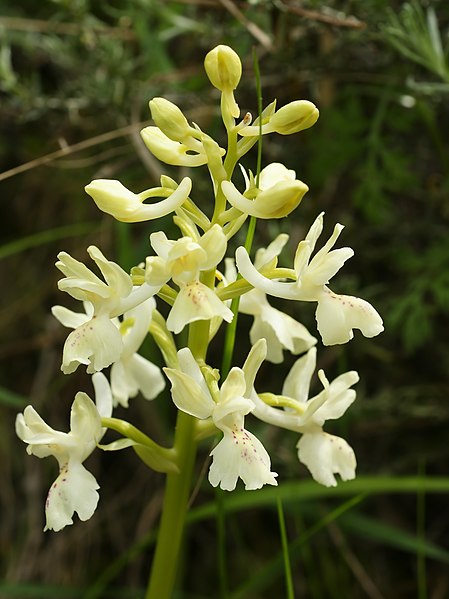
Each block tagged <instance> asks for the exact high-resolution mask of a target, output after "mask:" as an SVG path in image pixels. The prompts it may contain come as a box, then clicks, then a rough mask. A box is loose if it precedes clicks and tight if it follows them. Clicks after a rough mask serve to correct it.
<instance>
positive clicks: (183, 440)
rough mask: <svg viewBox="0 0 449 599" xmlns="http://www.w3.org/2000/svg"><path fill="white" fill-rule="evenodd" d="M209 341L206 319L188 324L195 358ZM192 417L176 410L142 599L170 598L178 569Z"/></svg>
mask: <svg viewBox="0 0 449 599" xmlns="http://www.w3.org/2000/svg"><path fill="white" fill-rule="evenodd" d="M213 277H214V271H210V272H207V273H203V279H204V281H205V283H206V284H209V285H210V284H211V283H212V282H213V280H214V278H213ZM208 343H209V321H208V320H206V321H205V320H199V321H197V322H192V323H191V324H190V326H189V347H190V349H191V351H192V353H193V355H194V356H195V358H196V359H197V360H205V358H206V353H207V347H208ZM195 422H196V421H195V418H193V417H192V416H190V415H189V414H186V413H184V412H182V411H181V410H179V411H178V417H177V420H176V429H175V442H174V450H175V452H176V455H177V458H178V460H177V465H178V467H179V474H175V473H168V474H167V483H166V487H165V495H164V502H163V505H162V516H161V523H160V525H159V532H158V536H157V543H156V551H155V554H154V558H153V564H152V568H151V575H150V580H149V584H148V589H147V592H146V595H145V599H170V598H171V597H172V594H173V589H174V585H175V580H176V573H177V570H178V563H179V558H180V552H181V543H182V536H183V530H184V525H185V520H186V515H187V507H188V502H189V496H190V489H191V483H192V475H193V468H194V465H195V456H196V447H197V445H196V442H195Z"/></svg>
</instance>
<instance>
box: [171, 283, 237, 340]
mask: <svg viewBox="0 0 449 599" xmlns="http://www.w3.org/2000/svg"><path fill="white" fill-rule="evenodd" d="M215 316H218V317H220V318H223V320H226V322H231V320H232V319H233V317H234V315H233V313H232V312H231V310H230V309H229V308H228V307H227V306H225V304H224V303H223V302H222V301H221V300H220V299H219V298H218V297H217V295H216V294H215V292H214V291H213V290H212V289H209V287H206V285H204V284H203V283H200V282H199V281H193V283H189V284H188V285H184V286H183V287H181V289H180V291H179V293H178V297H177V298H176V300H175V303H174V304H173V307H172V309H171V310H170V314H169V315H168V318H167V328H168V330H169V331H172V332H173V333H180V332H181V331H182V329H183V328H184V327H185V326H186V324H189V323H191V322H195V321H197V320H211V319H212V318H214V317H215Z"/></svg>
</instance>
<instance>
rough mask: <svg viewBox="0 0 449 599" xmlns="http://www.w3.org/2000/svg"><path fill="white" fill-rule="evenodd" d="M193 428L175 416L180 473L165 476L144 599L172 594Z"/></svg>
mask: <svg viewBox="0 0 449 599" xmlns="http://www.w3.org/2000/svg"><path fill="white" fill-rule="evenodd" d="M194 426H195V420H194V418H192V416H189V415H188V414H185V413H184V412H181V411H179V412H178V418H177V421H176V432H175V449H176V451H177V452H178V456H179V461H178V464H179V469H180V473H179V474H171V473H170V474H167V484H166V488H165V496H164V503H163V506H162V517H161V523H160V526H159V532H158V538H157V544H156V552H155V554H154V558H153V565H152V569H151V575H150V581H149V585H148V589H147V593H146V595H145V599H170V598H171V597H172V594H173V588H174V585H175V580H176V573H177V570H178V562H179V556H180V550H181V542H182V533H183V530H184V524H185V518H186V514H187V504H188V500H189V495H190V486H191V480H192V472H193V466H194V462H195V453H196V444H195V443H194V441H193V433H194Z"/></svg>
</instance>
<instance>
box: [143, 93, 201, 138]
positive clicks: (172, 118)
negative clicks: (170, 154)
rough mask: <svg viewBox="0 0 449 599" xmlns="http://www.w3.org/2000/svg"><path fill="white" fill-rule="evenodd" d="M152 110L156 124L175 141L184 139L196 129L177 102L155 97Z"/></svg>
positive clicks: (151, 102) (152, 101)
mask: <svg viewBox="0 0 449 599" xmlns="http://www.w3.org/2000/svg"><path fill="white" fill-rule="evenodd" d="M150 110H151V116H152V117H153V120H154V122H155V123H156V125H157V126H158V127H159V129H160V130H161V131H162V132H163V133H165V135H166V136H167V137H169V138H170V139H172V140H173V141H183V139H185V138H186V137H188V136H190V135H191V134H192V131H194V129H193V128H192V127H190V125H189V123H188V122H187V119H186V117H185V116H184V114H183V113H182V111H181V110H180V109H179V108H178V107H177V106H176V104H173V102H170V101H169V100H166V99H165V98H153V99H152V100H151V101H150Z"/></svg>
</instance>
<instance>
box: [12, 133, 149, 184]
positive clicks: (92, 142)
mask: <svg viewBox="0 0 449 599" xmlns="http://www.w3.org/2000/svg"><path fill="white" fill-rule="evenodd" d="M148 124H149V122H148V121H143V122H141V123H133V124H132V125H126V127H120V128H119V129H114V130H113V131H108V132H107V133H101V134H100V135H96V136H95V137H91V138H89V139H84V140H83V141H80V142H78V143H76V144H72V145H67V146H64V147H63V148H61V149H60V150H56V151H55V152H50V154H45V155H44V156H40V157H39V158H35V159H34V160H30V161H29V162H24V163H23V164H20V165H19V166H15V167H14V168H11V169H9V170H7V171H4V172H3V173H0V181H4V180H5V179H9V178H10V177H14V176H15V175H19V174H20V173H24V172H26V171H29V170H31V169H33V168H36V167H38V166H43V165H44V164H48V163H50V162H53V161H54V160H57V159H58V158H62V157H63V156H68V155H70V154H73V153H75V152H79V151H80V150H86V149H87V148H91V147H93V146H97V145H100V144H102V143H105V142H107V141H111V140H112V139H117V138H118V137H124V136H125V135H129V134H132V133H133V131H135V130H136V129H138V128H140V127H142V126H144V125H148Z"/></svg>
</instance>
